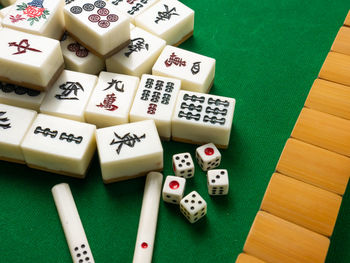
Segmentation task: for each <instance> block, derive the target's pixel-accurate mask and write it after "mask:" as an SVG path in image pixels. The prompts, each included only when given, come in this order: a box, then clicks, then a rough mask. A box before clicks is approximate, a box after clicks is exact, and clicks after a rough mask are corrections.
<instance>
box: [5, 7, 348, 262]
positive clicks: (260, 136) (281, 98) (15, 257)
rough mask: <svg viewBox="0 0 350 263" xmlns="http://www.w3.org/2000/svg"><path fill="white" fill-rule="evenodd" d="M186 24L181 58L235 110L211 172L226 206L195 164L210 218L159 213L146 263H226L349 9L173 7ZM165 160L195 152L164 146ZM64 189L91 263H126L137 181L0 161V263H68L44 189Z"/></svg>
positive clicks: (140, 184) (335, 257)
mask: <svg viewBox="0 0 350 263" xmlns="http://www.w3.org/2000/svg"><path fill="white" fill-rule="evenodd" d="M182 2H183V3H185V4H186V5H188V6H189V7H191V8H192V9H194V10H195V12H196V17H195V31H194V32H195V33H194V36H193V37H192V38H190V39H189V40H188V41H186V42H185V43H183V44H182V45H181V46H180V47H182V48H184V49H187V50H191V51H194V52H197V53H200V54H204V55H207V56H210V57H214V58H216V61H217V64H216V66H217V67H216V77H215V84H214V86H213V88H212V90H211V93H212V94H219V95H223V96H228V97H234V98H236V100H237V104H236V110H235V117H234V124H233V128H232V132H231V140H230V145H229V148H228V149H227V150H223V151H222V164H221V165H220V167H221V168H226V169H228V171H229V176H230V192H229V195H228V196H226V197H217V198H214V197H210V196H209V195H208V193H207V188H206V176H205V173H204V172H202V171H201V170H200V168H199V166H198V165H197V164H196V175H195V177H194V178H193V179H190V180H188V181H187V186H186V193H189V192H190V191H192V190H196V191H198V192H199V193H200V194H201V195H202V196H203V197H204V199H205V200H206V201H207V204H208V214H207V216H206V218H204V219H201V220H200V221H199V222H197V223H196V224H193V225H192V224H190V223H188V222H187V220H186V219H185V218H184V217H183V216H182V214H181V213H180V211H179V208H178V207H177V206H174V205H169V204H166V203H164V202H163V201H161V202H160V210H159V217H158V227H157V235H156V240H155V242H156V243H155V249H154V254H153V262H154V263H160V262H162V263H164V262H182V263H186V262H235V259H236V257H237V255H238V254H239V253H240V252H241V251H242V249H243V245H244V242H245V239H246V237H247V234H248V231H249V229H250V227H251V224H252V222H253V219H254V217H255V215H256V213H257V211H258V209H259V206H260V202H261V200H262V197H263V194H264V193H265V189H266V187H267V184H268V182H269V179H270V177H271V175H272V173H273V171H274V169H275V166H276V163H277V161H278V158H279V156H280V154H281V151H282V149H283V146H284V143H285V142H286V140H287V138H288V137H289V135H290V133H291V131H292V128H293V126H294V123H295V121H296V119H297V117H298V115H299V112H300V110H301V108H302V106H303V104H304V101H305V99H306V96H307V94H308V91H309V89H310V87H311V84H312V82H313V81H314V79H315V78H316V77H317V74H318V71H319V69H320V67H321V65H322V63H323V61H324V59H325V57H326V55H327V52H328V51H329V49H330V47H331V44H332V42H333V40H334V38H335V36H336V33H337V31H338V29H339V28H340V26H341V25H342V23H343V21H344V19H345V16H346V14H347V12H348V10H349V8H350V3H349V1H346V0H338V1H329V0H311V1H298V0H288V1H287V0H278V1H277V0H266V1H256V0H236V1H232V0H221V1H209V0H202V1H191V0H182ZM163 147H164V174H165V175H169V174H172V173H173V172H172V168H171V156H172V155H173V154H175V153H179V152H185V151H189V152H191V153H192V154H194V152H195V149H196V146H195V145H191V144H183V143H177V142H164V143H163ZM61 182H67V183H69V184H70V186H71V189H72V192H73V196H74V198H75V201H76V205H77V207H78V210H79V213H80V217H81V220H82V222H83V225H84V227H85V231H86V234H87V237H88V240H89V243H90V246H91V249H92V252H93V255H94V258H95V261H96V262H131V261H132V258H133V252H134V246H135V240H136V234H137V227H138V221H139V215H140V210H141V203H142V195H143V189H144V182H145V178H144V177H143V178H138V179H134V180H129V181H124V182H119V183H114V184H110V185H104V184H103V182H102V179H101V172H100V165H99V161H98V156H97V154H96V155H95V157H94V159H93V162H92V165H91V168H90V170H89V172H88V174H87V176H86V179H84V180H79V179H73V178H69V177H64V176H60V175H55V174H51V173H47V172H42V171H38V170H33V169H29V168H27V167H26V166H25V165H19V164H13V163H7V162H3V161H0V262H6V263H7V262H9V263H17V262H36V263H41V262H45V263H46V262H49V263H51V262H70V261H71V256H70V253H69V250H68V246H67V243H66V240H65V237H64V234H63V231H62V227H61V223H60V221H59V217H58V214H57V211H56V207H55V205H54V202H53V199H52V195H51V192H50V190H51V187H52V186H54V185H55V184H57V183H61ZM349 207H350V190H349V189H348V190H347V192H346V194H345V195H344V198H343V203H342V207H341V210H340V213H339V217H338V221H337V224H336V227H335V231H334V234H333V236H332V238H331V246H330V249H329V253H328V257H327V262H329V263H330V262H336V263H342V262H350V250H349V247H350V209H349Z"/></svg>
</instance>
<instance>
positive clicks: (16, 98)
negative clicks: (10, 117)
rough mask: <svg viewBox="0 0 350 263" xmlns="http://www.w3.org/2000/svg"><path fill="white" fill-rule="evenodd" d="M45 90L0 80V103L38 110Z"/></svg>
mask: <svg viewBox="0 0 350 263" xmlns="http://www.w3.org/2000/svg"><path fill="white" fill-rule="evenodd" d="M45 95H46V92H43V91H41V92H40V91H38V90H33V89H27V88H24V87H20V86H17V85H13V84H8V83H5V82H0V103H4V104H8V105H12V106H17V107H21V108H27V109H32V110H36V111H39V108H40V105H41V103H42V102H43V100H44V98H45Z"/></svg>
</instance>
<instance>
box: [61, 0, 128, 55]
mask: <svg viewBox="0 0 350 263" xmlns="http://www.w3.org/2000/svg"><path fill="white" fill-rule="evenodd" d="M64 18H65V21H66V30H67V31H68V32H69V34H70V35H71V36H72V37H73V38H74V39H76V40H77V41H78V42H79V43H80V44H82V45H83V46H84V47H86V48H87V49H89V50H90V51H91V52H93V53H95V54H96V55H97V56H99V57H103V58H107V57H109V56H111V55H113V54H114V53H116V52H118V51H119V50H121V49H122V48H124V47H125V46H127V45H128V44H129V42H130V22H129V18H128V17H127V16H125V15H123V14H122V13H121V12H120V11H118V10H117V9H116V7H115V6H114V5H112V4H111V3H110V2H108V1H104V0H97V1H96V0H88V1H86V0H76V1H74V2H73V3H71V4H69V5H66V6H65V9H64ZM115 36H118V37H115Z"/></svg>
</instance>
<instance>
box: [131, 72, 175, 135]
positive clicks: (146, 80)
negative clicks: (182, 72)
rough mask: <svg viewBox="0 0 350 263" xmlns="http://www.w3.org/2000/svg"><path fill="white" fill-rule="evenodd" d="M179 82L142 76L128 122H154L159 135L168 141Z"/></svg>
mask: <svg viewBox="0 0 350 263" xmlns="http://www.w3.org/2000/svg"><path fill="white" fill-rule="evenodd" d="M180 87H181V81H180V80H178V79H171V78H164V77H157V76H152V75H143V76H142V78H141V81H140V85H139V87H138V90H137V93H136V96H135V99H134V102H133V105H132V108H131V110H130V121H131V122H135V121H141V120H148V119H149V120H154V121H155V123H156V126H157V130H158V133H159V135H160V136H161V138H162V139H164V140H170V137H171V130H172V127H171V122H172V115H173V112H174V108H175V103H176V98H177V96H178V94H179V91H180Z"/></svg>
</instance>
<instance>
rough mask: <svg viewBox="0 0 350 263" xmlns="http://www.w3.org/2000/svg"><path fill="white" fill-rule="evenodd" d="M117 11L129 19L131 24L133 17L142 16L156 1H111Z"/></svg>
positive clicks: (133, 20)
mask: <svg viewBox="0 0 350 263" xmlns="http://www.w3.org/2000/svg"><path fill="white" fill-rule="evenodd" d="M110 2H111V3H112V4H113V5H115V6H116V7H117V9H118V10H119V11H121V12H122V13H123V14H125V15H127V16H129V17H130V19H131V22H132V23H134V22H135V17H136V16H138V15H140V14H142V12H144V11H145V10H147V9H148V8H149V7H151V6H152V5H154V4H155V3H157V2H158V0H140V1H139V0H111V1H110Z"/></svg>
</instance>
